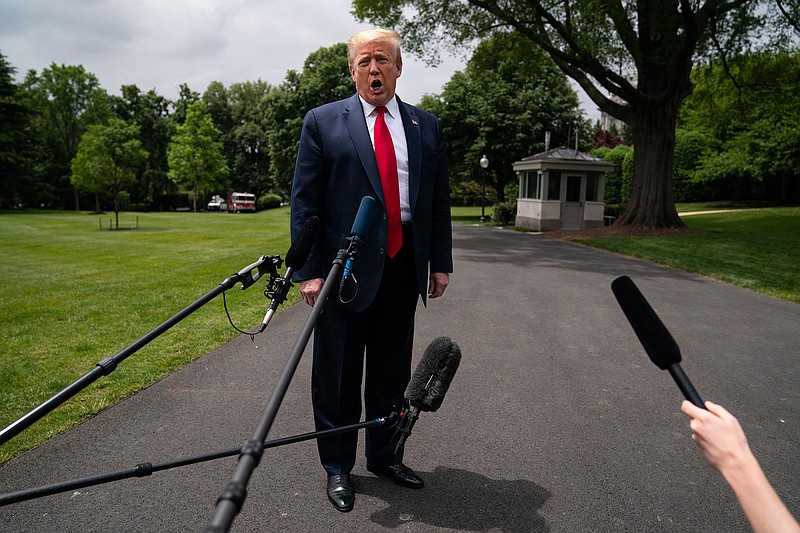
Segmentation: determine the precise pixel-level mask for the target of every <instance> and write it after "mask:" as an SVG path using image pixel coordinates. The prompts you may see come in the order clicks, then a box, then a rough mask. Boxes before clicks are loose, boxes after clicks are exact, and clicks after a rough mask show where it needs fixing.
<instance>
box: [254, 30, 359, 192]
mask: <svg viewBox="0 0 800 533" xmlns="http://www.w3.org/2000/svg"><path fill="white" fill-rule="evenodd" d="M353 94H355V84H354V83H353V80H352V78H351V77H350V70H349V68H348V66H347V47H346V45H345V44H344V43H339V44H335V45H333V46H330V47H327V48H320V49H319V50H317V51H315V52H313V53H312V54H310V55H309V56H308V58H307V59H306V61H305V64H304V66H303V70H302V72H297V71H294V70H290V71H289V72H288V73H287V74H286V80H285V81H284V82H283V83H282V84H281V85H279V86H278V87H277V88H276V89H275V90H274V91H272V92H271V93H270V94H269V95H268V97H267V98H265V100H264V104H263V105H264V106H265V108H266V113H267V117H268V122H269V128H268V136H269V156H270V163H269V164H270V174H271V178H272V183H273V184H274V187H275V190H276V191H277V192H279V193H280V194H281V195H283V196H285V197H288V196H289V193H290V191H291V188H292V178H293V177H294V164H295V160H296V158H297V148H298V146H299V144H300V130H301V129H302V126H303V118H304V117H305V115H306V113H307V112H308V111H309V110H311V109H313V108H314V107H317V106H320V105H322V104H326V103H328V102H334V101H336V100H341V99H343V98H347V97H349V96H352V95H353Z"/></svg>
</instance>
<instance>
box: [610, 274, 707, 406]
mask: <svg viewBox="0 0 800 533" xmlns="http://www.w3.org/2000/svg"><path fill="white" fill-rule="evenodd" d="M611 290H612V291H613V293H614V296H616V298H617V302H619V306H620V307H621V308H622V312H623V313H625V316H626V317H627V318H628V322H630V324H631V327H632V328H633V331H634V332H635V333H636V336H637V337H638V338H639V342H641V343H642V346H643V347H644V350H645V352H647V355H648V357H650V360H651V361H652V362H653V363H655V365H656V366H657V367H658V368H660V369H661V370H668V371H669V373H670V374H671V375H672V378H673V379H674V380H675V383H676V384H677V385H678V388H679V389H680V390H681V392H682V393H683V396H684V397H685V398H686V399H687V400H689V401H690V402H692V403H693V404H694V405H696V406H697V407H700V408H702V409H705V405H703V400H702V399H701V398H700V395H699V394H698V393H697V391H696V390H695V388H694V386H693V385H692V382H691V381H689V378H688V377H687V376H686V374H685V373H684V372H683V369H682V368H681V365H680V364H679V363H680V362H681V350H680V348H678V344H677V343H676V342H675V339H673V338H672V335H670V334H669V331H667V328H666V326H664V323H663V322H661V319H659V318H658V315H656V312H655V311H653V308H652V307H650V304H649V303H648V302H647V300H646V299H645V297H644V296H643V295H642V293H641V292H640V291H639V288H638V287H637V286H636V284H635V283H634V282H633V280H632V279H631V278H629V277H628V276H621V277H619V278H617V279H615V280H614V281H613V282H611Z"/></svg>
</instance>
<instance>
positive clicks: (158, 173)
mask: <svg viewBox="0 0 800 533" xmlns="http://www.w3.org/2000/svg"><path fill="white" fill-rule="evenodd" d="M121 92H122V95H121V96H111V102H112V108H113V110H114V114H115V115H116V116H117V117H119V118H121V119H122V120H124V121H126V122H129V123H133V124H136V126H138V128H139V140H140V141H141V143H142V148H144V149H145V150H146V151H147V152H148V158H147V162H146V163H145V167H144V172H142V173H141V174H140V175H139V176H138V177H137V180H136V182H135V183H134V184H132V185H131V186H130V188H129V190H130V193H131V201H132V202H133V204H135V205H137V206H140V210H143V208H144V207H145V206H150V205H152V203H153V202H154V200H156V199H157V198H159V197H160V196H162V195H165V194H170V193H174V192H176V186H175V184H174V183H173V182H172V181H170V180H169V178H168V177H167V147H168V146H169V141H170V138H171V137H172V135H174V133H175V124H173V122H172V119H171V117H170V111H171V108H172V102H170V101H169V100H168V99H166V98H164V97H163V96H160V95H158V94H156V92H155V91H154V90H153V89H151V90H149V91H147V92H146V93H142V92H141V91H140V90H139V88H138V87H137V86H136V85H123V86H122V89H121Z"/></svg>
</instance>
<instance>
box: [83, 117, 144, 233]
mask: <svg viewBox="0 0 800 533" xmlns="http://www.w3.org/2000/svg"><path fill="white" fill-rule="evenodd" d="M138 136H139V127H138V126H136V125H135V124H127V123H126V122H125V121H124V120H121V119H118V118H112V119H110V120H109V121H108V124H107V125H101V124H93V125H91V126H89V127H88V129H87V130H86V133H84V134H83V137H81V141H80V144H79V145H78V153H77V155H76V156H75V159H73V160H72V177H71V181H72V184H73V185H74V186H75V188H76V189H85V190H88V191H89V192H93V193H99V192H102V191H108V192H110V193H111V196H112V198H113V201H114V215H115V227H116V228H117V229H119V211H120V208H119V193H120V192H122V191H123V190H125V189H126V188H127V187H128V185H130V184H131V183H133V182H134V181H135V179H136V171H137V170H139V169H140V168H141V166H142V164H144V162H145V161H146V160H147V151H145V150H144V149H143V148H142V143H141V141H139V139H138ZM97 208H98V210H99V205H98V206H97Z"/></svg>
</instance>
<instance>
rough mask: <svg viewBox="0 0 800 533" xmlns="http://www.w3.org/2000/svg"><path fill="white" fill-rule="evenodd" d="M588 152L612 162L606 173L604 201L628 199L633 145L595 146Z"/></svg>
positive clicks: (614, 201)
mask: <svg viewBox="0 0 800 533" xmlns="http://www.w3.org/2000/svg"><path fill="white" fill-rule="evenodd" d="M590 153H591V155H593V156H595V157H601V158H603V159H605V160H606V161H608V162H609V163H613V164H614V170H613V171H611V172H609V173H607V174H606V187H605V196H604V200H605V203H606V204H624V203H626V202H627V201H628V199H629V192H630V184H631V179H632V176H633V147H632V146H628V145H625V144H620V145H617V146H615V147H614V148H606V147H601V148H595V149H594V150H592V151H591V152H590ZM620 214H621V213H620ZM614 216H619V215H614Z"/></svg>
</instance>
